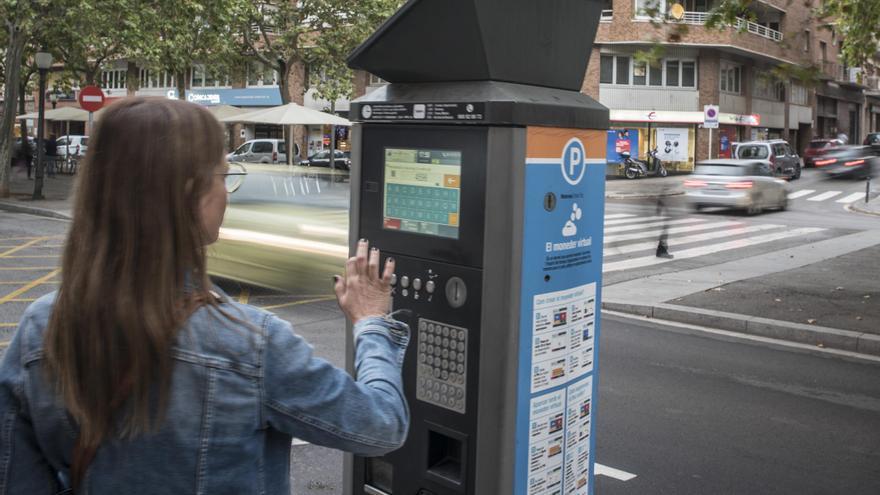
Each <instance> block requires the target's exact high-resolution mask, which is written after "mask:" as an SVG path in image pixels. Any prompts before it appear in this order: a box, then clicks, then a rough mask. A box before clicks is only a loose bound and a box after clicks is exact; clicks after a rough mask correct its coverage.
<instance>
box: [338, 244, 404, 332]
mask: <svg viewBox="0 0 880 495" xmlns="http://www.w3.org/2000/svg"><path fill="white" fill-rule="evenodd" d="M369 247H370V243H369V242H368V241H366V240H364V239H361V240H360V241H358V245H357V252H356V254H355V256H354V257H353V258H349V259H348V261H347V262H346V263H345V276H344V277H340V276H339V275H334V276H333V279H334V280H335V282H336V284H335V286H334V289H335V290H336V300H337V301H338V302H339V307H340V308H342V312H343V313H345V316H346V317H348V319H349V320H351V322H352V323H357V322H358V320H360V319H362V318H366V317H368V316H379V317H383V316H385V314H386V313H387V312H388V310H389V309H390V308H391V275H392V274H393V273H394V260H393V259H391V258H388V259H387V260H386V261H385V269H384V271H383V272H382V275H381V276H380V275H379V250H378V249H376V248H373V249H369Z"/></svg>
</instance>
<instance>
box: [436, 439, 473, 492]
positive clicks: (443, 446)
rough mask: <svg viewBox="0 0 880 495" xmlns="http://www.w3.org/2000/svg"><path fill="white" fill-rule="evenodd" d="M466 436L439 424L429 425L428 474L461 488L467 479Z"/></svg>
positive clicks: (451, 486)
mask: <svg viewBox="0 0 880 495" xmlns="http://www.w3.org/2000/svg"><path fill="white" fill-rule="evenodd" d="M466 449H467V441H466V437H465V436H464V435H462V434H460V433H458V432H454V431H452V430H447V429H446V428H443V427H441V426H439V425H433V424H432V425H431V426H429V427H428V475H429V476H430V477H431V478H432V479H434V480H435V481H438V482H440V483H443V484H444V485H447V486H449V487H450V488H455V489H460V488H461V487H462V486H464V479H465V452H466Z"/></svg>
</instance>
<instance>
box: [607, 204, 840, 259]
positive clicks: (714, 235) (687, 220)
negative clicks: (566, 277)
mask: <svg viewBox="0 0 880 495" xmlns="http://www.w3.org/2000/svg"><path fill="white" fill-rule="evenodd" d="M664 226H665V231H666V234H667V236H668V240H667V244H668V246H669V249H670V251H671V252H672V253H673V254H674V256H675V257H674V258H672V259H667V258H658V257H657V256H656V255H655V254H656V253H655V251H656V249H657V243H658V242H659V238H660V236H661V235H662V234H663V232H664ZM823 230H825V229H823V228H819V227H796V228H794V227H788V226H786V225H781V224H776V223H752V222H746V221H741V220H718V219H714V218H711V217H708V218H706V217H696V216H689V217H684V218H669V217H665V216H656V215H651V216H639V215H636V214H629V213H615V214H611V215H607V216H606V217H605V238H604V253H603V256H604V266H603V268H602V271H603V272H605V273H608V272H618V271H623V270H630V269H634V268H645V267H652V266H655V265H662V264H665V263H671V262H676V261H680V260H686V259H692V258H698V257H701V256H708V255H713V254H716V253H723V252H730V251H734V250H737V249H744V248H748V247H752V246H760V245H765V244H769V243H772V242H775V241H781V240H785V239H796V238H798V237H805V236H808V235H811V234H816V233H818V232H821V231H823Z"/></svg>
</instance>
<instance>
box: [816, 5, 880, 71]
mask: <svg viewBox="0 0 880 495" xmlns="http://www.w3.org/2000/svg"><path fill="white" fill-rule="evenodd" d="M821 3H822V5H821V7H819V8H818V9H817V10H816V12H817V15H818V16H819V17H820V18H821V19H823V20H825V22H826V25H825V28H826V29H834V30H835V31H836V32H837V34H838V35H840V36H841V40H842V41H841V48H840V55H841V57H842V58H843V60H844V62H846V64H847V65H849V66H853V67H867V66H869V64H868V62H870V61H871V60H872V59H874V57H875V56H876V54H877V52H878V50H880V45H878V42H880V40H878V33H880V0H825V1H824V2H821Z"/></svg>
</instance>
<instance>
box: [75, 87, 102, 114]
mask: <svg viewBox="0 0 880 495" xmlns="http://www.w3.org/2000/svg"><path fill="white" fill-rule="evenodd" d="M77 100H78V101H79V106H80V107H81V108H82V109H83V110H86V111H88V112H97V111H98V110H100V109H101V107H103V106H104V92H103V91H101V88H99V87H97V86H86V87H84V88H83V89H82V91H80V92H79V98H77Z"/></svg>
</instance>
